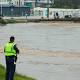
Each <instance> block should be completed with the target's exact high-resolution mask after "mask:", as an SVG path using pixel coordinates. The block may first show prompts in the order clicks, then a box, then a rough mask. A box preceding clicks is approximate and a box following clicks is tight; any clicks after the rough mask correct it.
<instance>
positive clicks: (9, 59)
mask: <svg viewBox="0 0 80 80" xmlns="http://www.w3.org/2000/svg"><path fill="white" fill-rule="evenodd" d="M14 40H15V37H14V36H11V37H10V41H9V42H8V43H7V44H6V45H5V46H4V53H5V58H6V80H13V77H14V73H15V69H16V61H17V54H19V49H18V48H17V46H16V44H15V43H14Z"/></svg>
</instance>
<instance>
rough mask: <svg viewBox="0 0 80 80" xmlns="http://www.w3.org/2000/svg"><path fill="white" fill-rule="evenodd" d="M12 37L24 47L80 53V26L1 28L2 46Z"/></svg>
mask: <svg viewBox="0 0 80 80" xmlns="http://www.w3.org/2000/svg"><path fill="white" fill-rule="evenodd" d="M53 26H54V27H53ZM66 27H67V26H66ZM11 35H14V36H15V37H16V42H17V43H18V45H20V46H22V47H27V48H33V49H41V50H52V51H80V28H79V26H77V27H73V28H65V27H63V26H59V27H56V25H48V24H46V23H42V24H41V23H27V24H23V23H22V24H8V25H6V26H2V27H0V44H1V45H2V44H4V43H5V42H7V41H8V39H9V37H10V36H11Z"/></svg>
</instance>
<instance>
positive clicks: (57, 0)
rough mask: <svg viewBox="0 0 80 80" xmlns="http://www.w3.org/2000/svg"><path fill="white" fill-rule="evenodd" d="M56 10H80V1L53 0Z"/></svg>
mask: <svg viewBox="0 0 80 80" xmlns="http://www.w3.org/2000/svg"><path fill="white" fill-rule="evenodd" d="M52 2H53V4H52V7H54V8H73V9H77V8H80V0H52Z"/></svg>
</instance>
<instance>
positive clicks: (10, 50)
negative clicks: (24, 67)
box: [4, 43, 16, 56]
mask: <svg viewBox="0 0 80 80" xmlns="http://www.w3.org/2000/svg"><path fill="white" fill-rule="evenodd" d="M4 50H5V56H13V55H14V56H16V51H15V50H14V43H7V44H6V45H5V47H4Z"/></svg>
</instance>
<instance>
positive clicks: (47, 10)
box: [47, 0, 49, 19]
mask: <svg viewBox="0 0 80 80" xmlns="http://www.w3.org/2000/svg"><path fill="white" fill-rule="evenodd" d="M47 18H48V19H49V0H47Z"/></svg>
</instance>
